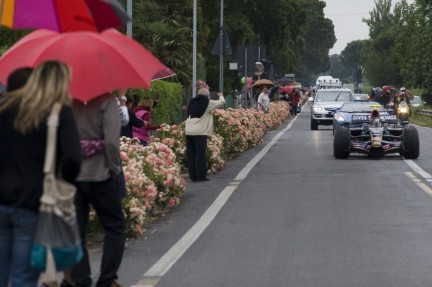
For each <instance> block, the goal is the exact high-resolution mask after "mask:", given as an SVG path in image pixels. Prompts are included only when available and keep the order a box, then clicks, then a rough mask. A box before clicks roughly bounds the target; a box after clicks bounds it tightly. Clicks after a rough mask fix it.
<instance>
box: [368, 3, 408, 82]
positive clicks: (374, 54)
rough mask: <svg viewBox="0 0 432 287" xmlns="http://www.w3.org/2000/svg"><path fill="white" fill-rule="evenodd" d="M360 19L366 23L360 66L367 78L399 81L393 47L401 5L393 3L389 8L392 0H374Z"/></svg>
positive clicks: (397, 60) (398, 67) (398, 68)
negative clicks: (367, 27)
mask: <svg viewBox="0 0 432 287" xmlns="http://www.w3.org/2000/svg"><path fill="white" fill-rule="evenodd" d="M375 4H376V5H375V8H374V10H373V11H371V12H370V18H369V19H364V22H365V23H366V24H367V25H368V26H369V36H370V38H371V39H370V41H368V42H366V43H367V44H366V45H365V46H364V47H363V48H362V56H363V57H364V59H365V60H364V63H363V64H364V69H365V74H366V76H367V78H368V79H369V80H370V82H371V83H372V85H374V86H383V85H386V84H392V85H395V86H401V85H402V84H403V81H402V78H401V75H400V65H399V58H398V57H397V56H396V51H395V48H394V45H395V42H396V39H397V36H398V33H399V32H398V24H399V22H400V18H401V5H400V4H399V3H397V4H396V5H395V8H394V10H393V12H391V7H392V0H378V1H376V2H375Z"/></svg>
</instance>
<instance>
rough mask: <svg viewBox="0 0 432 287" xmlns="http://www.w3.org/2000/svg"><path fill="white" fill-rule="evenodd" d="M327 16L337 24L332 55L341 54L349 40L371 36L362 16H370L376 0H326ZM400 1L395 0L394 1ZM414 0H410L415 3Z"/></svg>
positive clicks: (325, 11)
mask: <svg viewBox="0 0 432 287" xmlns="http://www.w3.org/2000/svg"><path fill="white" fill-rule="evenodd" d="M324 2H326V4H327V6H326V7H325V8H324V14H325V17H326V18H329V19H330V20H332V21H333V25H334V26H335V34H336V39H337V41H336V43H335V44H334V46H333V48H332V49H330V55H332V54H340V53H341V52H342V50H343V49H345V47H346V45H347V44H348V43H349V42H352V41H355V40H363V39H368V38H369V28H368V26H367V25H366V23H363V22H362V18H369V11H372V10H373V9H374V8H375V2H374V0H324ZM396 2H399V1H398V0H394V1H393V3H396ZM413 2H414V0H408V3H413Z"/></svg>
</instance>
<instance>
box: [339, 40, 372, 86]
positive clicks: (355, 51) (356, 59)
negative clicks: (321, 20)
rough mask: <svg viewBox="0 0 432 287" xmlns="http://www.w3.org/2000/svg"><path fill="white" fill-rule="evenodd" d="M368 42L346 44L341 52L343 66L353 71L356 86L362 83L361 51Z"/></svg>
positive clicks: (358, 41)
mask: <svg viewBox="0 0 432 287" xmlns="http://www.w3.org/2000/svg"><path fill="white" fill-rule="evenodd" d="M367 43H368V40H356V41H352V42H350V43H348V45H347V46H346V47H345V49H343V51H342V52H341V59H342V61H343V62H344V64H345V65H346V66H348V67H351V68H353V69H354V71H355V75H356V79H355V80H356V82H357V84H360V83H362V78H363V59H362V50H363V48H364V47H365V46H366V45H367Z"/></svg>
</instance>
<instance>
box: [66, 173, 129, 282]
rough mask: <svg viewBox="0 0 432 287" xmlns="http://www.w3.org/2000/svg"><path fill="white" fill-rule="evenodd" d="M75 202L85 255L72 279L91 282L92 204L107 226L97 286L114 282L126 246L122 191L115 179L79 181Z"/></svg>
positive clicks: (103, 225)
mask: <svg viewBox="0 0 432 287" xmlns="http://www.w3.org/2000/svg"><path fill="white" fill-rule="evenodd" d="M76 185H77V193H76V197H75V205H76V212H77V219H78V224H79V228H80V235H81V240H82V244H83V248H84V258H83V259H82V260H81V261H80V262H79V263H78V264H77V265H76V266H74V267H73V268H72V280H73V282H74V283H75V286H77V287H81V286H82V287H84V286H85V287H87V286H91V284H92V280H91V277H90V275H91V270H90V262H89V255H88V250H87V248H86V245H87V244H86V241H87V227H88V223H89V211H90V204H91V205H92V206H93V208H94V209H95V211H96V214H97V216H98V218H99V221H100V223H101V225H102V227H103V229H104V232H105V237H104V242H103V250H102V264H101V270H100V275H99V279H98V281H97V283H96V286H97V287H105V286H110V284H111V283H112V282H113V281H114V280H116V279H117V272H118V270H119V268H120V264H121V261H122V257H123V251H124V246H125V231H126V226H125V219H124V215H123V209H122V204H121V198H120V193H119V191H118V189H117V184H116V182H115V180H114V179H112V178H110V179H108V180H106V181H103V182H77V183H76Z"/></svg>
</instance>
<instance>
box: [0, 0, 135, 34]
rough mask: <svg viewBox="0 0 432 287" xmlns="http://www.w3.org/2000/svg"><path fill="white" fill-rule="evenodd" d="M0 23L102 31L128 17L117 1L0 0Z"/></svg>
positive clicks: (11, 25)
mask: <svg viewBox="0 0 432 287" xmlns="http://www.w3.org/2000/svg"><path fill="white" fill-rule="evenodd" d="M0 5H1V9H0V11H1V15H0V18H1V24H2V25H4V26H6V27H9V28H13V29H50V30H53V31H57V32H70V31H83V30H84V31H102V30H104V29H107V28H118V27H121V26H123V25H124V24H125V23H126V22H127V21H128V20H129V17H128V15H127V13H126V11H125V10H124V8H123V7H122V6H121V5H120V4H119V3H118V2H117V0H0Z"/></svg>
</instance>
